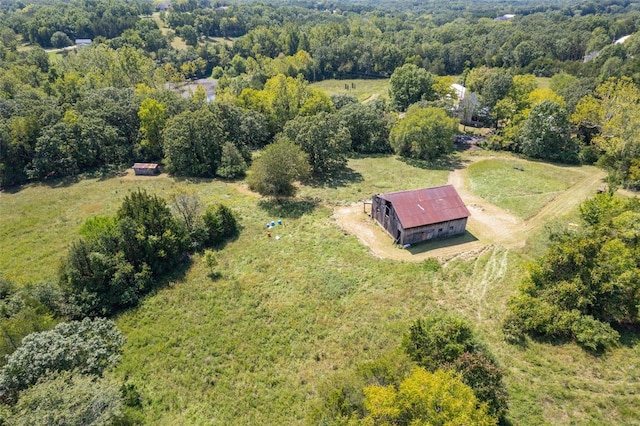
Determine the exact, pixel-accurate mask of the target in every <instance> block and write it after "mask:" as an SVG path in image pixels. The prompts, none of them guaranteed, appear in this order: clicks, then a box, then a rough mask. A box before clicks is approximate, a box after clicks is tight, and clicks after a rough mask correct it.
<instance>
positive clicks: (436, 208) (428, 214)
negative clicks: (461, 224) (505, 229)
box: [379, 185, 471, 229]
mask: <svg viewBox="0 0 640 426" xmlns="http://www.w3.org/2000/svg"><path fill="white" fill-rule="evenodd" d="M379 197H380V198H382V199H384V200H387V201H389V202H390V203H391V204H392V205H393V208H394V210H395V211H396V214H397V215H398V219H399V220H400V223H401V224H402V227H403V228H404V229H408V228H415V227H416V226H425V225H432V224H434V223H440V222H447V221H449V220H456V219H462V218H465V217H469V216H471V213H469V210H467V207H466V206H465V205H464V203H463V202H462V199H461V198H460V196H459V195H458V193H457V192H456V189H455V188H454V187H453V186H452V185H445V186H438V187H435V188H422V189H414V190H411V191H400V192H391V193H388V194H380V195H379Z"/></svg>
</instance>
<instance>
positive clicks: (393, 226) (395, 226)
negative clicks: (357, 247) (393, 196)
mask: <svg viewBox="0 0 640 426" xmlns="http://www.w3.org/2000/svg"><path fill="white" fill-rule="evenodd" d="M371 217H372V218H374V219H375V220H376V221H377V222H378V223H379V224H380V225H382V227H383V228H384V229H385V230H386V231H387V232H388V233H389V235H391V236H392V237H393V238H394V239H395V240H397V242H399V241H400V239H401V238H402V231H403V229H402V225H401V224H400V220H399V219H398V215H397V214H396V211H395V210H394V208H393V205H392V204H391V203H390V202H389V201H387V200H385V199H382V198H380V197H378V196H377V195H376V196H375V197H374V198H373V200H372V202H371Z"/></svg>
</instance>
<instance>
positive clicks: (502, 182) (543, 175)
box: [469, 159, 579, 219]
mask: <svg viewBox="0 0 640 426" xmlns="http://www.w3.org/2000/svg"><path fill="white" fill-rule="evenodd" d="M578 176H579V175H578V174H577V173H576V171H575V170H574V169H571V168H566V167H554V166H550V165H548V164H543V163H534V162H522V161H520V160H515V159H494V160H484V161H479V162H477V163H474V164H472V165H471V166H469V181H470V182H469V184H470V188H471V190H472V191H473V192H475V193H476V194H478V195H480V196H481V197H482V198H484V199H486V200H487V201H490V202H491V203H493V204H495V205H497V206H500V207H502V208H504V209H506V210H508V211H510V212H511V213H513V214H515V215H516V216H519V217H521V218H523V219H528V218H529V217H531V216H533V215H535V214H536V213H537V212H538V211H540V209H541V208H542V207H543V206H544V205H545V204H547V203H548V202H549V201H551V200H552V199H553V198H555V197H556V196H559V195H560V194H561V193H562V191H564V190H565V189H567V188H568V187H569V186H571V185H572V184H573V183H574V182H575V180H576V178H577V177H578Z"/></svg>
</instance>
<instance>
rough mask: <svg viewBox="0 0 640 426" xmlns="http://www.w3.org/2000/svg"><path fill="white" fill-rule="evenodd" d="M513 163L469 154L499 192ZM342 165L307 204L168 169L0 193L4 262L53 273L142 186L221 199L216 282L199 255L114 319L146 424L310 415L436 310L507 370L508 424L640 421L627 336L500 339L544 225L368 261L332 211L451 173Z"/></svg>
mask: <svg viewBox="0 0 640 426" xmlns="http://www.w3.org/2000/svg"><path fill="white" fill-rule="evenodd" d="M463 155H464V154H463ZM509 161H510V160H509V159H508V158H507V159H501V160H498V161H491V162H488V163H487V164H484V165H482V163H478V164H480V165H482V167H481V169H482V170H480V171H481V172H482V173H480V174H481V175H487V174H488V175H490V176H494V179H496V180H497V181H496V182H494V183H493V184H487V185H489V186H492V187H493V188H498V187H502V186H508V185H507V184H505V183H503V182H502V180H504V176H502V175H501V174H500V173H502V172H500V170H502V169H504V165H505V164H507V165H508V164H509ZM517 164H518V165H521V166H523V167H524V168H525V172H520V171H518V170H514V173H515V172H518V173H520V174H519V176H526V177H527V179H529V178H530V177H531V175H533V174H538V175H542V176H547V177H546V178H545V179H546V180H550V181H551V180H553V179H552V177H553V176H554V175H557V176H558V177H557V179H558V180H561V181H566V180H567V179H570V176H566V175H564V174H562V172H563V169H561V168H558V167H555V166H548V165H544V164H539V163H531V162H525V161H519V162H518V163H517ZM349 168H350V169H351V172H348V173H346V174H345V177H344V179H337V180H336V181H335V182H334V183H332V184H330V185H326V186H311V185H309V186H304V187H303V188H302V190H301V194H302V196H303V197H305V198H301V199H299V200H298V201H295V202H292V203H288V204H284V205H279V204H276V203H272V202H266V201H263V200H261V199H260V198H257V197H255V196H253V195H251V194H249V193H247V192H246V191H239V190H238V188H239V184H238V183H231V184H228V183H224V182H221V181H217V180H177V179H173V178H169V177H166V176H164V175H163V176H160V177H151V178H133V177H131V176H119V177H112V178H104V179H86V180H82V181H79V182H73V181H69V182H59V183H58V184H57V185H55V186H52V185H34V186H28V187H25V188H22V189H20V190H18V191H16V192H11V193H0V238H1V239H2V242H3V244H2V251H1V252H0V270H2V271H4V272H5V273H6V274H7V275H8V276H10V277H11V278H14V279H17V280H19V281H20V282H22V283H24V282H28V281H37V280H51V279H54V277H55V268H56V265H57V263H58V261H59V259H60V257H61V256H62V255H63V254H64V253H65V251H66V248H67V247H68V245H69V243H70V242H71V241H73V240H74V239H75V238H76V236H77V231H78V228H79V226H80V225H81V224H82V223H83V221H84V220H86V219H87V218H89V217H91V216H93V215H95V214H112V213H114V212H115V210H116V209H117V207H118V206H119V205H120V203H121V201H122V199H123V197H124V196H125V195H126V194H127V193H128V192H129V191H131V190H133V189H135V188H138V187H142V188H145V189H147V190H148V191H149V192H153V193H156V194H158V195H161V196H164V197H167V196H169V195H170V194H172V193H174V192H176V191H178V190H189V191H192V192H194V193H197V194H198V195H199V196H200V198H201V200H202V201H203V202H205V203H209V202H214V201H215V202H224V203H225V204H227V205H229V206H230V207H231V208H232V209H233V210H234V211H235V212H236V213H237V214H238V217H239V219H240V222H241V224H242V232H241V235H240V237H239V238H238V239H237V240H236V241H233V242H231V243H229V244H228V245H227V246H226V247H225V248H224V250H222V251H220V252H219V261H220V266H219V268H218V269H219V270H220V272H221V273H222V275H221V277H220V278H219V279H216V280H212V279H211V278H209V276H208V270H207V269H206V268H205V267H204V265H203V264H202V262H201V260H200V258H199V257H198V256H197V255H196V256H194V257H193V259H192V263H191V265H190V267H189V268H188V269H187V270H186V271H185V272H184V274H183V275H177V276H174V277H172V278H171V279H170V281H169V282H167V284H166V286H165V287H164V288H163V289H162V290H159V291H158V292H157V293H156V294H154V295H152V296H150V297H148V298H146V299H145V300H144V302H143V303H142V304H141V305H140V306H139V307H138V308H136V309H132V310H130V311H128V312H126V313H124V314H122V315H121V316H120V317H119V318H117V323H118V326H119V327H120V328H121V329H122V330H123V332H124V333H125V335H126V336H127V344H126V346H125V352H124V356H123V360H122V363H121V364H120V366H119V367H118V368H117V370H116V371H114V372H112V373H110V374H111V375H113V376H115V377H117V378H120V379H122V378H125V377H126V378H127V379H128V380H129V381H130V382H132V383H135V384H136V387H137V389H138V390H139V391H140V393H141V395H142V397H143V405H144V416H145V420H146V423H148V424H160V425H173V424H215V425H226V424H238V425H255V424H264V425H280V424H293V425H295V424H305V423H307V419H308V418H307V416H308V414H309V412H310V409H311V407H312V406H313V405H314V404H315V402H316V401H317V398H318V397H319V394H320V392H321V389H323V388H326V387H327V386H329V384H330V383H332V382H333V381H335V380H336V378H337V377H339V376H341V375H342V374H344V373H346V372H349V371H352V370H353V369H354V368H356V367H357V366H358V365H359V364H361V363H362V362H364V361H367V360H372V359H376V358H377V357H379V356H381V355H385V354H389V353H392V352H394V351H395V350H396V349H397V348H398V345H399V344H400V340H401V336H402V333H403V332H405V331H406V329H407V327H408V325H409V324H410V323H411V322H412V321H413V320H415V319H416V318H418V317H420V316H422V315H425V314H427V313H428V312H431V311H433V310H438V309H444V310H447V311H450V312H454V313H457V314H459V315H461V316H464V317H466V318H468V319H469V320H471V321H472V322H473V323H474V324H475V327H476V328H477V330H478V332H479V334H480V335H481V336H482V338H483V339H484V340H485V341H486V342H487V344H488V345H489V347H490V348H491V351H492V352H493V353H494V354H495V355H496V357H497V358H498V360H499V362H500V364H501V365H502V366H503V367H504V368H505V370H506V372H507V373H506V383H507V387H508V389H509V392H510V407H511V409H510V419H511V420H512V422H513V423H514V424H523V425H525V424H567V425H568V424H638V423H640V405H639V404H637V401H638V397H639V395H640V345H639V344H638V341H637V338H636V337H634V336H626V337H625V339H624V343H623V345H621V347H619V348H617V349H615V350H613V351H612V352H610V353H608V354H607V355H606V356H602V357H594V356H591V355H589V354H587V353H585V352H583V351H582V350H580V349H579V348H578V347H576V346H575V345H572V344H567V345H561V344H557V345H549V344H543V343H537V342H528V345H526V346H524V347H517V346H512V345H508V344H506V343H505V342H504V341H503V337H502V333H501V331H500V330H501V329H500V327H501V321H502V319H503V318H504V316H505V312H506V301H507V299H508V298H509V297H510V296H511V295H512V294H514V292H515V286H516V283H517V282H518V280H519V279H520V277H521V276H522V273H523V272H522V264H523V263H524V261H525V260H526V259H528V258H530V256H532V255H534V254H535V253H536V252H540V250H542V249H543V246H542V245H541V244H540V241H541V240H542V237H543V236H542V235H532V236H531V242H532V243H531V244H528V245H527V246H525V248H524V249H522V250H521V251H520V250H516V249H511V250H508V249H505V248H502V247H494V246H490V247H487V248H486V249H485V250H484V251H483V252H482V253H481V254H479V255H478V256H477V257H470V258H467V259H465V258H459V259H456V260H452V261H450V262H448V263H447V264H446V265H445V266H444V267H443V268H442V270H440V271H438V272H431V271H430V270H429V269H428V268H425V267H424V265H423V264H421V263H402V262H396V261H391V260H384V259H379V258H376V257H374V256H372V255H371V254H370V253H369V251H368V250H367V249H366V248H365V247H363V246H362V245H361V244H360V243H359V242H358V240H357V239H356V238H355V237H353V236H349V235H345V233H344V232H343V231H342V230H341V229H340V228H339V227H338V226H337V224H336V223H335V221H334V219H333V218H332V209H331V207H332V205H333V204H344V203H349V202H351V201H358V200H360V199H362V198H364V197H365V196H366V195H370V194H369V193H371V192H382V191H390V190H395V189H401V188H404V187H408V186H413V185H414V184H415V185H420V186H421V185H428V184H439V183H443V180H446V174H447V172H446V170H435V171H434V170H429V169H427V168H426V167H425V165H424V164H407V163H405V162H402V161H399V160H397V159H395V158H394V157H378V158H359V159H353V160H351V161H350V162H349ZM446 168H447V167H445V166H441V167H440V169H446ZM492 168H493V169H495V170H496V171H495V173H494V172H493V171H492V170H491V169H492ZM512 170H513V169H512ZM527 170H531V172H530V173H529V172H526V171H527ZM523 173H526V174H523ZM487 179H488V178H487ZM527 179H525V180H527ZM509 185H510V184H509ZM511 191H513V189H512V190H511ZM553 191H560V190H559V189H553ZM557 196H561V194H558V195H557ZM525 202H528V199H525V198H522V199H521V203H523V204H524V203H525ZM277 219H282V220H283V223H284V225H283V226H280V227H276V228H275V230H274V231H275V232H274V236H275V235H278V236H280V237H281V238H280V239H279V240H277V239H275V238H273V237H272V238H268V237H267V236H266V232H265V228H264V226H265V223H266V222H267V221H271V220H277Z"/></svg>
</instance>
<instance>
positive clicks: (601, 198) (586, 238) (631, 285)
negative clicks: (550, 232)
mask: <svg viewBox="0 0 640 426" xmlns="http://www.w3.org/2000/svg"><path fill="white" fill-rule="evenodd" d="M639 214H640V205H639V204H638V201H637V199H635V198H633V199H626V200H625V199H620V198H617V197H613V196H611V195H609V194H602V195H598V196H597V197H596V198H594V199H591V200H589V201H586V202H585V203H584V204H583V205H582V207H581V215H582V219H583V225H584V229H582V230H579V231H565V232H563V233H561V234H559V235H555V236H554V239H553V240H552V244H551V247H550V248H549V251H548V252H547V253H546V254H545V255H544V256H542V257H541V258H540V259H539V260H538V261H537V262H536V263H534V264H533V265H532V266H531V267H530V268H529V276H528V278H527V279H526V280H525V281H524V282H523V283H521V284H520V293H519V295H518V296H517V297H515V298H513V299H512V300H511V302H510V308H511V312H512V315H511V316H510V317H509V318H508V319H507V320H506V323H505V329H506V331H507V332H508V333H509V335H510V336H511V337H512V338H516V339H517V338H518V334H519V333H521V332H524V333H527V334H530V335H532V336H535V337H544V338H551V339H571V340H575V341H576V342H577V343H578V344H580V345H582V346H583V347H585V348H586V349H589V350H591V351H603V350H605V349H609V348H611V347H612V346H615V345H616V344H617V343H618V342H619V338H620V335H619V332H618V331H616V330H615V329H614V328H613V327H620V326H635V325H637V324H638V303H637V294H638V292H639V291H640V288H639V287H638V279H637V276H638V274H639V273H640V270H639V269H638V265H640V263H639V262H640V260H639V259H638V257H637V250H636V249H635V248H636V246H637V242H638V236H639V235H638V231H637V226H636V222H637V217H638V215H639Z"/></svg>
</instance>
